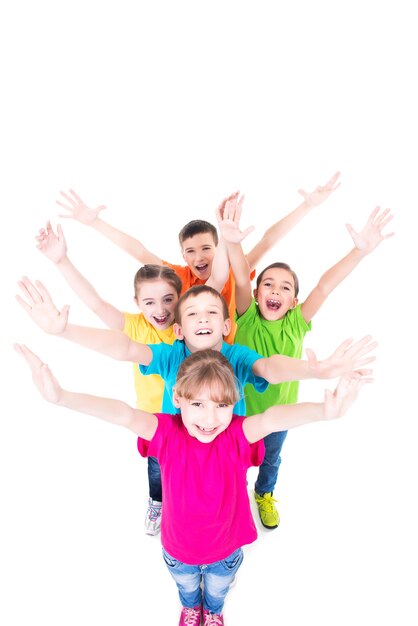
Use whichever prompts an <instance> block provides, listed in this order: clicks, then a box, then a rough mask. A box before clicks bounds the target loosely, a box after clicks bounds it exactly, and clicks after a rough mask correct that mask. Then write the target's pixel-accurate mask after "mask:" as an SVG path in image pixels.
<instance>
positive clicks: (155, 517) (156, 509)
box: [144, 498, 163, 535]
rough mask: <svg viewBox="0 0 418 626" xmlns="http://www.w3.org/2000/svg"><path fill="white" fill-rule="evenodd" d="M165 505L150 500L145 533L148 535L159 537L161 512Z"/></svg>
mask: <svg viewBox="0 0 418 626" xmlns="http://www.w3.org/2000/svg"><path fill="white" fill-rule="evenodd" d="M162 507H163V503H162V502H158V500H152V499H151V498H149V499H148V509H147V513H146V515H145V524H144V526H145V532H146V534H147V535H158V533H159V532H160V526H161V512H162Z"/></svg>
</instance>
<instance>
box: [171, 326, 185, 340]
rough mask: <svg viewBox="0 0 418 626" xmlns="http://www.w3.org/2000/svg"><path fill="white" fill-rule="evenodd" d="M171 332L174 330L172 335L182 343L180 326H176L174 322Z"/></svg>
mask: <svg viewBox="0 0 418 626" xmlns="http://www.w3.org/2000/svg"><path fill="white" fill-rule="evenodd" d="M173 330H174V334H175V336H176V339H179V340H180V341H182V340H183V339H184V335H183V333H182V330H181V326H180V324H177V322H174V324H173Z"/></svg>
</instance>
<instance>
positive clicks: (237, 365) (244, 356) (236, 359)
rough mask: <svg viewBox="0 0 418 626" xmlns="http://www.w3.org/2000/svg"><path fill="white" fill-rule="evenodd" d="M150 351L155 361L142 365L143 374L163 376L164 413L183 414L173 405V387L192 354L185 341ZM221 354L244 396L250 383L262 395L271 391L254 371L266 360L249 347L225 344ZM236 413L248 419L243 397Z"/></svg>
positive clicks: (162, 344) (154, 347)
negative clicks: (245, 389) (228, 364)
mask: <svg viewBox="0 0 418 626" xmlns="http://www.w3.org/2000/svg"><path fill="white" fill-rule="evenodd" d="M148 347H149V348H150V349H151V350H152V361H151V363H150V364H149V365H139V369H140V372H141V374H145V375H146V374H159V375H160V376H161V378H162V379H163V380H164V382H165V386H164V395H163V407H162V410H161V412H162V413H168V414H172V413H179V412H180V411H179V409H177V408H176V407H175V406H174V404H173V387H174V386H175V382H176V378H177V372H178V370H179V367H180V364H181V363H182V361H184V359H185V358H186V357H188V356H189V355H190V354H191V352H190V350H188V348H187V347H186V344H185V343H184V341H180V340H179V339H176V341H175V342H174V343H173V345H172V346H170V345H168V344H166V343H158V344H149V345H148ZM221 353H222V354H223V355H224V357H226V358H227V359H228V361H229V362H230V363H231V365H232V367H233V369H234V373H235V376H236V378H237V380H238V381H239V383H240V385H241V389H239V393H240V396H242V389H243V387H244V385H246V384H247V383H251V384H252V385H254V387H255V388H256V389H257V391H259V392H262V391H265V389H267V386H268V382H267V381H266V380H265V379H264V378H260V377H259V376H255V375H254V374H253V371H252V368H253V365H254V363H255V361H258V359H262V358H263V357H262V356H261V355H260V354H258V353H257V352H254V350H250V348H247V346H240V345H238V344H234V345H230V344H228V343H225V342H223V344H222V348H221ZM234 413H235V414H236V415H245V400H244V397H241V398H240V400H238V402H237V403H236V405H235V406H234Z"/></svg>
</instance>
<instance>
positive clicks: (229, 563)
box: [221, 548, 244, 571]
mask: <svg viewBox="0 0 418 626" xmlns="http://www.w3.org/2000/svg"><path fill="white" fill-rule="evenodd" d="M243 558H244V553H243V551H242V548H238V550H235V552H233V553H232V554H230V555H229V556H227V557H226V559H223V560H222V561H221V563H222V565H223V566H224V567H225V569H227V570H229V571H232V570H234V569H238V567H239V566H240V565H241V563H242V560H243Z"/></svg>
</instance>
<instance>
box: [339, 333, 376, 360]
mask: <svg viewBox="0 0 418 626" xmlns="http://www.w3.org/2000/svg"><path fill="white" fill-rule="evenodd" d="M371 339H372V337H371V335H366V336H365V337H363V338H362V339H359V340H358V341H356V342H355V343H353V344H352V345H351V346H350V347H347V349H346V356H348V357H351V358H354V357H357V358H358V357H361V356H363V355H365V354H367V353H368V352H371V351H372V350H374V349H375V348H376V347H377V341H372V340H371ZM342 345H343V344H342ZM340 347H341V346H340Z"/></svg>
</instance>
